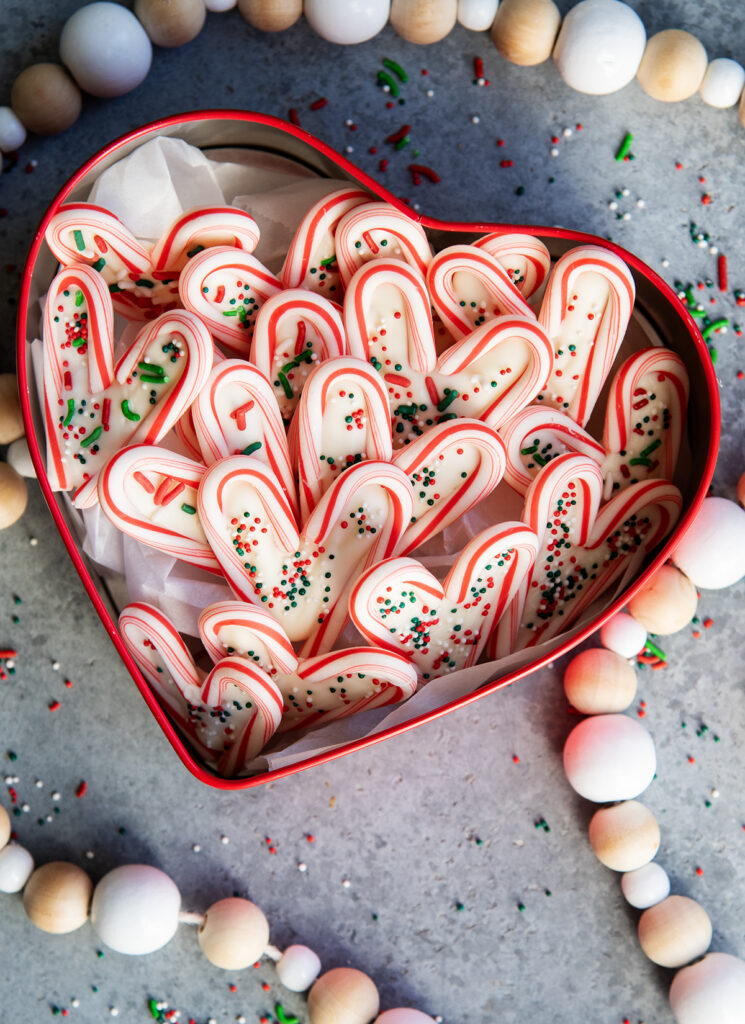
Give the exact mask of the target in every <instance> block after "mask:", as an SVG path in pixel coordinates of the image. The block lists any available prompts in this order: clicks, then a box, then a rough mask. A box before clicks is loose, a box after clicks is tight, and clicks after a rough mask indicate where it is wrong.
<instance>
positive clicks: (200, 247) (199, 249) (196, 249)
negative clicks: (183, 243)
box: [186, 245, 204, 259]
mask: <svg viewBox="0 0 745 1024" xmlns="http://www.w3.org/2000/svg"><path fill="white" fill-rule="evenodd" d="M203 249H204V246H203V245H195V246H194V248H193V249H189V251H188V252H187V254H186V255H187V256H188V258H189V259H191V258H192V256H196V254H197V253H198V252H202V251H203Z"/></svg>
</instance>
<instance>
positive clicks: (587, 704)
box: [564, 647, 636, 715]
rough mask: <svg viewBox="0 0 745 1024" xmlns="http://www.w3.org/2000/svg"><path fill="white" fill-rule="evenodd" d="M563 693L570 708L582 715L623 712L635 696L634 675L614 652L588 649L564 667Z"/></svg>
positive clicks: (629, 667)
mask: <svg viewBox="0 0 745 1024" xmlns="http://www.w3.org/2000/svg"><path fill="white" fill-rule="evenodd" d="M564 692H565V693H566V695H567V700H568V701H569V703H570V704H571V705H572V707H575V708H576V709H577V711H581V712H582V714H583V715H608V714H613V713H615V712H617V711H625V710H626V708H627V707H628V706H629V704H631V702H632V700H633V699H634V697H635V696H636V672H635V671H634V667H633V665H631V664H630V662H628V661H627V660H626V658H622V657H621V656H620V654H616V653H615V651H609V650H608V649H607V648H605V647H591V648H589V649H588V650H586V651H582V653H581V654H578V655H577V656H576V658H572V660H571V661H570V662H569V664H568V665H567V667H566V672H565V673H564Z"/></svg>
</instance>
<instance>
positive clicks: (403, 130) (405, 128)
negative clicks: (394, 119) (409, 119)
mask: <svg viewBox="0 0 745 1024" xmlns="http://www.w3.org/2000/svg"><path fill="white" fill-rule="evenodd" d="M410 131H411V125H410V124H403V125H401V127H400V128H399V129H398V131H397V132H394V133H393V134H392V135H389V136H388V137H387V138H386V140H385V141H386V142H393V143H395V142H401V141H402V140H403V139H405V138H406V136H407V135H408V134H409V132H410Z"/></svg>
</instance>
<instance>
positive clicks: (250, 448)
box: [241, 441, 261, 455]
mask: <svg viewBox="0 0 745 1024" xmlns="http://www.w3.org/2000/svg"><path fill="white" fill-rule="evenodd" d="M259 448H261V441H254V442H253V443H252V444H247V445H246V447H245V448H244V449H243V451H242V453H241V454H242V455H253V453H254V452H257V451H258V450H259Z"/></svg>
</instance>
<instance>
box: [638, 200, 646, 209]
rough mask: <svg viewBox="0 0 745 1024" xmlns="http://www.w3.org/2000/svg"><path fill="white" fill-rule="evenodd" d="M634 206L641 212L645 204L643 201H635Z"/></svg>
mask: <svg viewBox="0 0 745 1024" xmlns="http://www.w3.org/2000/svg"><path fill="white" fill-rule="evenodd" d="M636 205H637V206H638V207H639V209H640V210H643V209H644V207H645V206H646V205H647V204H646V203H645V202H644V200H643V199H637V201H636Z"/></svg>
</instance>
